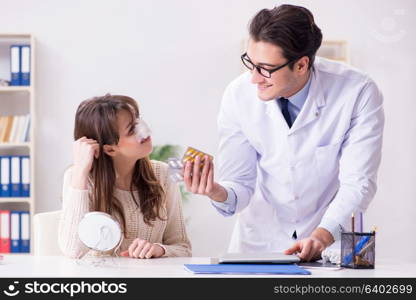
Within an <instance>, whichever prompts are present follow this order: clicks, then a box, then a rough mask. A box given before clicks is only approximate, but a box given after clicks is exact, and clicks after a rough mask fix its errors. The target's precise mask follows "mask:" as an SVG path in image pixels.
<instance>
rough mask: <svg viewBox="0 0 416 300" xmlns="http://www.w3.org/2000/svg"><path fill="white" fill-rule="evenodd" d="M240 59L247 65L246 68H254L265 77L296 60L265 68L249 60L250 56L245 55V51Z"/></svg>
mask: <svg viewBox="0 0 416 300" xmlns="http://www.w3.org/2000/svg"><path fill="white" fill-rule="evenodd" d="M241 60H242V61H243V64H244V65H245V66H246V67H247V69H249V70H251V71H253V70H254V68H255V69H256V70H257V72H259V74H260V75H261V76H263V77H266V78H270V77H272V74H273V73H274V72H276V71H277V70H280V69H281V68H284V67H286V66H287V65H288V64H290V63H292V62H294V61H296V60H297V59H294V60H290V61H288V62H287V63H285V64H284V65H281V66H278V67H276V68H273V69H266V68H264V67H261V66H258V65H255V64H254V63H253V62H252V61H251V60H250V58H249V57H248V56H247V52H246V53H244V54H243V55H241Z"/></svg>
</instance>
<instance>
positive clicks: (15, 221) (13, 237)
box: [10, 210, 21, 253]
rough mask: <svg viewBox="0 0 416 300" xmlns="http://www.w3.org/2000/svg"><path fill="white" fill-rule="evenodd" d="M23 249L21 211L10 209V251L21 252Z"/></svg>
mask: <svg viewBox="0 0 416 300" xmlns="http://www.w3.org/2000/svg"><path fill="white" fill-rule="evenodd" d="M20 249H21V224H20V212H19V211H15V210H12V211H10V252H11V253H19V252H20Z"/></svg>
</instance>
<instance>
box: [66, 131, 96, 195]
mask: <svg viewBox="0 0 416 300" xmlns="http://www.w3.org/2000/svg"><path fill="white" fill-rule="evenodd" d="M72 150H73V159H74V164H73V169H72V182H71V184H72V187H73V188H76V189H82V190H84V189H86V188H87V178H88V174H89V172H90V171H91V168H92V162H93V161H94V157H95V158H98V155H99V151H100V146H99V144H98V143H97V141H96V140H93V139H87V138H86V137H82V138H80V139H78V140H76V141H75V142H74V144H73V147H72Z"/></svg>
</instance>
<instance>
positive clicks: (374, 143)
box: [218, 57, 384, 252]
mask: <svg viewBox="0 0 416 300" xmlns="http://www.w3.org/2000/svg"><path fill="white" fill-rule="evenodd" d="M250 78H251V74H250V73H249V72H247V73H244V74H243V75H241V76H239V77H238V78H237V79H235V80H234V81H233V82H231V83H230V84H229V86H228V87H227V88H226V90H225V93H224V97H223V100H222V103H221V108H220V113H219V116H218V128H219V135H220V146H219V151H218V174H219V182H220V184H222V185H223V186H225V187H227V188H231V189H232V190H233V191H234V192H235V194H236V196H237V205H236V213H237V214H238V217H237V221H236V225H235V228H234V232H233V236H232V239H231V243H230V247H229V252H254V251H282V250H284V249H287V248H289V247H290V246H292V245H293V242H294V241H293V239H292V234H293V232H294V231H295V230H296V232H297V235H298V239H302V238H305V237H308V236H309V235H310V234H311V232H312V231H313V230H314V229H315V228H317V227H323V228H326V229H327V230H329V231H330V232H331V233H332V234H333V235H334V237H335V239H338V238H339V230H340V228H341V227H340V226H343V227H346V226H347V224H349V222H350V220H351V213H352V212H353V211H365V210H366V208H367V207H368V205H369V203H370V201H371V200H372V198H373V197H374V194H375V192H376V176H377V169H378V167H379V164H380V160H381V146H382V133H383V126H384V113H383V108H382V95H381V93H380V91H379V90H378V88H377V86H376V84H375V83H374V82H373V81H372V80H371V79H370V78H369V77H368V76H366V75H365V74H363V73H361V72H359V71H357V70H355V69H353V68H351V67H349V66H347V65H344V64H341V63H337V62H332V61H329V60H326V59H323V58H318V57H317V58H316V60H315V63H314V68H313V71H312V79H311V80H312V81H311V85H310V88H309V94H308V97H307V99H306V102H305V104H304V106H303V108H302V110H301V112H300V113H299V115H298V116H297V118H296V120H295V122H294V123H293V125H292V127H291V128H290V129H289V128H288V126H287V123H286V121H285V119H284V117H283V115H282V113H281V111H280V109H279V107H278V105H277V103H276V101H266V102H264V101H261V100H260V99H259V98H258V97H257V90H256V89H257V87H256V85H254V84H252V83H251V82H250Z"/></svg>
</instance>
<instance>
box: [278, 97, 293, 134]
mask: <svg viewBox="0 0 416 300" xmlns="http://www.w3.org/2000/svg"><path fill="white" fill-rule="evenodd" d="M279 101H280V102H281V103H282V114H283V117H285V120H286V123H287V125H288V126H289V128H290V127H292V119H291V118H290V114H289V109H288V108H287V106H288V103H289V100H287V99H286V98H283V97H281V98H279Z"/></svg>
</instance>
